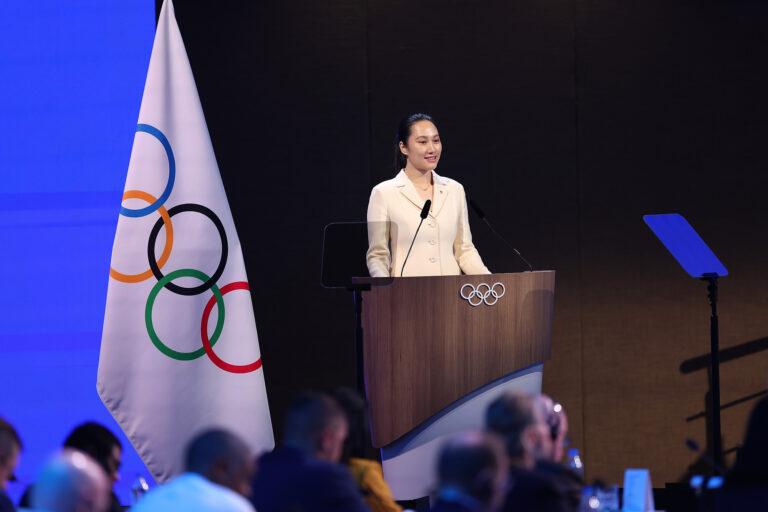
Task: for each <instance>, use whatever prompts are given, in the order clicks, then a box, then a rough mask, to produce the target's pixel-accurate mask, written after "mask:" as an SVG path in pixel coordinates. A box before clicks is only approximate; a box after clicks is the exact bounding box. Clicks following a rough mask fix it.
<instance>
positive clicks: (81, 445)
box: [19, 421, 123, 512]
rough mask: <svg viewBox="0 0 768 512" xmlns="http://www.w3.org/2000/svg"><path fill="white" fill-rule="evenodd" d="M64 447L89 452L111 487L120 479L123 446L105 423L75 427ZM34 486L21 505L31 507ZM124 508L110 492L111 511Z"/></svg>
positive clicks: (27, 492) (88, 423)
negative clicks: (104, 473)
mask: <svg viewBox="0 0 768 512" xmlns="http://www.w3.org/2000/svg"><path fill="white" fill-rule="evenodd" d="M64 448H72V449H75V450H78V451H81V452H83V453H86V454H88V455H89V456H90V457H91V458H92V459H93V460H95V461H96V462H97V463H98V464H99V465H100V466H101V467H102V469H103V470H104V471H105V472H106V474H107V477H108V478H109V480H110V487H111V486H113V485H114V483H115V482H117V481H118V480H119V479H120V473H119V470H120V464H121V461H122V456H123V447H122V445H121V444H120V441H119V440H118V439H117V437H115V435H114V434H113V433H112V432H110V431H109V429H108V428H107V427H105V426H104V425H100V424H99V423H95V422H92V421H89V422H87V423H83V424H82V425H79V426H77V427H75V429H74V430H73V431H72V432H71V433H70V434H69V436H67V438H66V439H65V440H64ZM33 487H34V486H30V487H29V488H28V489H27V490H26V491H25V493H24V496H22V497H21V501H20V503H19V506H21V507H29V502H30V499H29V498H30V495H31V492H32V489H33ZM122 509H123V508H122V507H121V506H120V502H119V501H118V499H117V496H116V495H115V493H114V492H110V498H109V509H108V510H109V512H121V511H122Z"/></svg>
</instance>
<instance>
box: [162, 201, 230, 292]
mask: <svg viewBox="0 0 768 512" xmlns="http://www.w3.org/2000/svg"><path fill="white" fill-rule="evenodd" d="M181 212H197V213H202V214H203V215H205V216H206V217H208V218H209V219H211V222H213V225H214V226H216V229H217V230H218V231H219V238H221V261H219V266H218V268H216V272H214V273H213V275H211V278H210V279H209V280H207V281H206V282H204V283H203V284H201V285H199V286H195V287H194V288H185V287H183V286H179V285H177V284H173V283H170V282H169V283H168V284H166V285H165V287H166V288H168V289H169V290H170V291H172V292H174V293H178V294H179V295H198V294H200V293H203V292H204V291H206V290H210V289H211V287H212V286H213V285H214V284H216V281H218V280H219V278H220V277H221V274H223V273H224V267H225V266H226V265H227V254H228V252H229V251H228V245H227V232H226V231H224V224H222V223H221V220H219V218H218V217H217V216H216V214H215V213H213V211H211V210H210V209H208V208H206V207H205V206H203V205H200V204H194V203H185V204H179V205H176V206H174V207H173V208H171V209H170V210H168V215H169V216H170V217H173V216H174V215H176V214H177V213H181ZM162 227H163V219H162V218H160V219H159V220H158V222H156V223H155V225H154V226H153V227H152V232H151V233H150V234H149V243H148V244H147V257H148V258H149V268H151V269H152V273H153V274H154V275H155V277H156V278H157V280H158V281H159V280H161V279H162V278H163V277H165V276H164V275H163V273H162V272H160V267H158V266H157V260H156V259H155V242H156V241H157V235H158V234H159V233H160V229H162Z"/></svg>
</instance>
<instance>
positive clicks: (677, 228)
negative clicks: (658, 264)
mask: <svg viewBox="0 0 768 512" xmlns="http://www.w3.org/2000/svg"><path fill="white" fill-rule="evenodd" d="M643 220H644V221H645V223H646V224H648V227H649V228H651V230H653V232H654V234H655V235H656V236H657V237H658V238H659V240H661V243H663V244H664V246H665V247H666V248H667V250H668V251H669V252H671V253H672V256H674V257H675V259H676V260H677V262H678V263H680V265H681V266H682V267H683V268H684V269H685V271H686V272H688V274H689V275H691V277H703V276H704V274H717V275H718V276H727V275H728V270H726V268H725V266H724V265H723V264H722V263H721V262H720V260H719V259H717V256H715V253H713V252H712V249H710V248H709V246H707V244H706V243H704V240H702V239H701V237H700V236H699V234H698V233H696V231H695V230H694V229H693V227H691V225H690V224H689V223H688V221H687V220H685V217H683V216H682V215H680V214H677V213H666V214H662V215H643Z"/></svg>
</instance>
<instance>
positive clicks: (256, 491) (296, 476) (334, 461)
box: [251, 392, 368, 512]
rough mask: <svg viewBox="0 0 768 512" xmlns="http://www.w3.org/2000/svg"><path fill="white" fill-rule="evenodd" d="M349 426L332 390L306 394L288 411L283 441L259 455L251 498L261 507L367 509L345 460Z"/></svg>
mask: <svg viewBox="0 0 768 512" xmlns="http://www.w3.org/2000/svg"><path fill="white" fill-rule="evenodd" d="M347 432H348V426H347V419H346V414H345V413H344V411H343V410H342V409H341V407H339V405H338V404H337V403H336V402H335V401H334V400H333V399H332V398H331V397H330V396H328V395H325V394H322V393H315V392H305V393H302V394H300V395H299V396H298V397H297V398H295V399H294V401H293V402H292V403H291V405H290V407H289V408H288V411H287V413H286V416H285V427H284V431H283V444H282V446H281V447H280V448H278V449H277V450H275V451H274V452H271V453H267V454H264V455H262V456H261V457H260V458H259V464H258V466H259V472H258V474H257V475H256V478H254V480H253V493H252V496H251V502H252V503H253V505H254V507H255V508H256V510H258V511H259V512H289V511H290V512H294V511H303V512H311V511H327V510H334V511H339V512H362V511H367V510H368V507H367V506H366V505H365V503H364V502H363V499H362V496H361V494H360V491H359V490H358V488H357V486H356V485H355V482H354V481H353V480H352V476H351V475H350V473H349V471H348V470H347V468H346V467H344V466H342V465H341V464H339V460H340V458H341V454H342V447H343V445H344V440H345V439H346V437H347Z"/></svg>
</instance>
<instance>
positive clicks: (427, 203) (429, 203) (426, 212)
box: [400, 199, 432, 277]
mask: <svg viewBox="0 0 768 512" xmlns="http://www.w3.org/2000/svg"><path fill="white" fill-rule="evenodd" d="M430 206H432V201H431V200H430V199H427V200H426V201H424V207H423V208H422V209H421V213H420V214H419V217H421V220H420V221H419V226H418V227H417V228H416V233H414V235H413V240H411V246H410V247H409V248H408V253H407V254H406V255H405V259H404V260H403V266H402V268H400V277H403V270H405V263H406V262H407V261H408V256H410V255H411V249H413V242H415V241H416V235H418V234H419V230H420V229H421V223H422V222H424V219H426V218H427V215H429V207H430Z"/></svg>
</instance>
